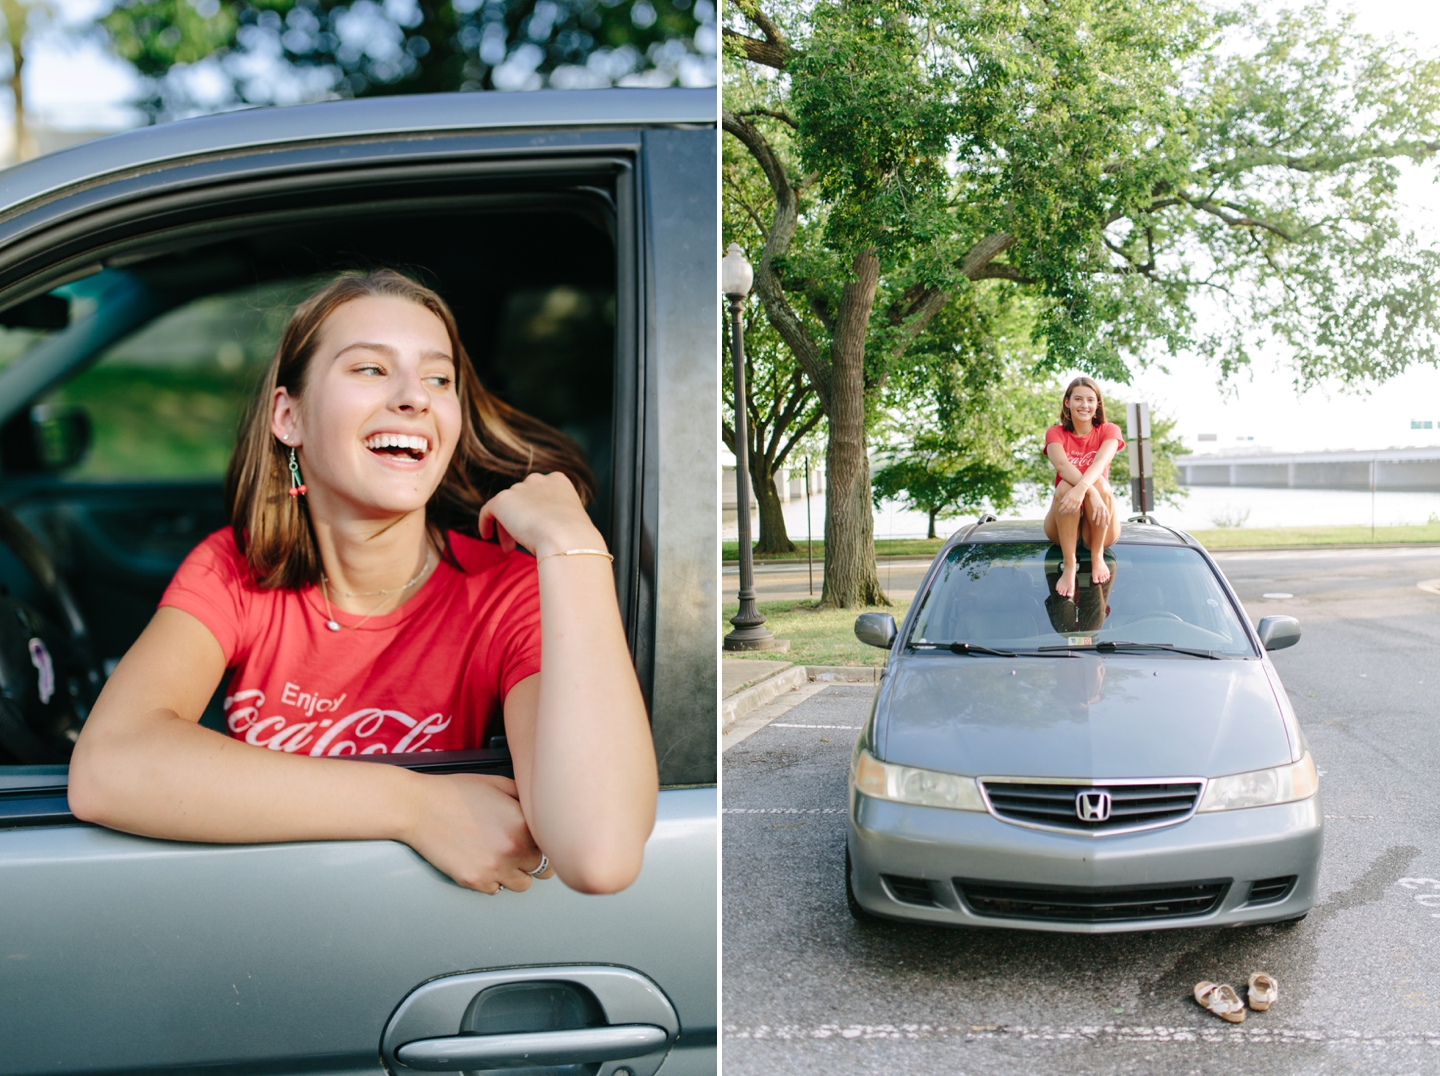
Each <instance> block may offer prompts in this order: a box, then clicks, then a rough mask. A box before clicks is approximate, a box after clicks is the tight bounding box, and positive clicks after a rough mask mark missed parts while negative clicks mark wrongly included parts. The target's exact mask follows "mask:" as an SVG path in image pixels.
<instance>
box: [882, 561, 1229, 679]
mask: <svg viewBox="0 0 1440 1076" xmlns="http://www.w3.org/2000/svg"><path fill="white" fill-rule="evenodd" d="M1105 559H1106V563H1107V564H1108V566H1109V567H1110V571H1111V577H1110V580H1109V581H1107V582H1106V583H1105V584H1104V585H1103V586H1100V585H1095V584H1093V583H1092V581H1091V578H1090V573H1089V562H1088V557H1087V558H1082V561H1081V569H1082V570H1081V572H1080V573H1079V578H1078V580H1077V583H1078V585H1077V588H1076V594H1075V596H1074V597H1073V598H1061V597H1060V596H1059V595H1058V594H1057V593H1056V592H1055V584H1056V582H1057V581H1058V579H1059V578H1060V572H1061V567H1062V561H1061V552H1060V548H1059V547H1058V546H1055V545H1051V544H1050V543H1049V542H1028V543H1019V542H1015V543H976V544H974V545H960V546H956V547H955V548H954V549H953V550H952V551H951V553H950V555H949V557H948V558H947V561H946V564H945V565H944V566H943V567H942V568H941V570H940V572H939V573H938V575H937V576H936V578H935V580H934V582H933V583H932V584H931V586H930V589H929V590H928V591H927V592H926V594H925V595H924V597H923V598H922V599H921V601H922V605H921V608H920V611H919V613H918V614H917V616H916V619H915V626H914V628H913V630H912V633H911V639H912V640H913V641H914V642H916V643H936V644H941V645H944V644H949V643H953V642H969V643H978V644H985V645H995V644H996V643H1001V644H1007V645H1015V646H1026V647H1035V646H1065V645H1067V644H1070V645H1089V644H1090V643H1091V642H1104V641H1106V640H1107V639H1108V640H1125V641H1128V642H1141V643H1160V644H1169V645H1172V646H1177V647H1197V648H1203V649H1206V650H1214V651H1216V652H1218V653H1223V654H1225V655H1227V656H1236V657H1253V656H1254V655H1255V651H1254V650H1253V648H1252V647H1251V645H1250V642H1249V639H1248V638H1247V636H1246V633H1245V630H1244V627H1243V626H1242V623H1241V621H1240V618H1239V614H1238V613H1237V612H1236V610H1235V608H1234V606H1233V604H1232V603H1231V601H1230V599H1229V597H1228V595H1227V594H1226V593H1225V591H1224V589H1223V588H1222V587H1221V586H1220V583H1219V580H1218V579H1216V577H1215V573H1214V571H1213V570H1212V569H1211V568H1210V566H1209V565H1208V564H1207V563H1206V562H1205V560H1204V558H1202V557H1201V556H1200V555H1199V554H1198V553H1197V552H1196V551H1195V550H1193V549H1190V548H1187V547H1181V546H1161V545H1148V544H1139V543H1135V544H1131V543H1126V542H1120V543H1117V544H1116V545H1114V546H1111V547H1110V548H1109V549H1108V550H1106V555H1105ZM1073 632H1084V633H1085V635H1084V636H1076V635H1073V634H1071V633H1073ZM1077 638H1079V639H1083V644H1077V642H1076V640H1077Z"/></svg>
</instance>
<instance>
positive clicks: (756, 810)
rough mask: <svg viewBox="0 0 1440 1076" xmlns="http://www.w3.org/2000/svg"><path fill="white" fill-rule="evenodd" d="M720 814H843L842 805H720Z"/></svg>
mask: <svg viewBox="0 0 1440 1076" xmlns="http://www.w3.org/2000/svg"><path fill="white" fill-rule="evenodd" d="M720 813H721V814H844V813H845V808H844V807H722V808H721V809H720Z"/></svg>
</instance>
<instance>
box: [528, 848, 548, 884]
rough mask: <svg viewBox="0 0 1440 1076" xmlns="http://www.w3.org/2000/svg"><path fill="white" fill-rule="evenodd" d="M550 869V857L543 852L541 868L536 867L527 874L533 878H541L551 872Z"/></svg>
mask: <svg viewBox="0 0 1440 1076" xmlns="http://www.w3.org/2000/svg"><path fill="white" fill-rule="evenodd" d="M549 869H550V857H549V856H547V855H546V854H545V853H544V852H541V853H540V866H538V867H536V868H535V869H534V870H533V871H526V872H525V873H527V874H528V875H530V877H531V878H539V877H540V875H542V874H544V873H545V872H546V871H547V870H549Z"/></svg>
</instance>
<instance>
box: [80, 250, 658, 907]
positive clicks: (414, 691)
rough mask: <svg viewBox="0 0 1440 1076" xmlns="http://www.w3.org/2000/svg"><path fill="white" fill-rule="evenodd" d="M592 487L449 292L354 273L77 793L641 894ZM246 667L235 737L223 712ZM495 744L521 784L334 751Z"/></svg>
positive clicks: (257, 403)
mask: <svg viewBox="0 0 1440 1076" xmlns="http://www.w3.org/2000/svg"><path fill="white" fill-rule="evenodd" d="M517 480H518V481H517ZM592 495H593V484H592V481H591V479H590V476H589V471H588V469H587V468H586V466H585V464H584V462H583V458H582V456H581V454H580V452H579V450H578V448H576V446H575V445H574V444H573V443H572V442H570V441H569V439H568V438H566V437H565V436H564V435H562V434H560V433H559V432H558V431H556V430H554V429H552V428H550V427H548V426H546V425H544V424H543V423H541V422H539V421H537V420H535V419H533V418H530V417H528V416H526V415H523V414H521V413H520V412H518V411H516V410H515V409H513V408H511V407H509V406H508V405H506V404H504V403H503V402H501V401H500V400H498V399H496V398H495V397H494V396H492V395H490V394H489V393H487V392H486V390H485V389H484V388H483V387H482V386H481V384H480V382H479V380H478V378H477V377H476V376H475V373H474V370H473V367H472V365H471V363H470V360H469V358H468V356H467V355H466V354H465V351H464V347H463V345H462V344H461V342H460V338H459V334H458V331H457V329H456V325H455V320H454V318H453V317H452V316H451V314H450V311H449V309H448V307H447V306H446V305H445V303H444V301H443V300H442V299H440V297H439V296H438V295H437V294H435V293H434V292H433V291H430V290H429V289H427V288H424V287H422V286H420V285H419V284H416V283H415V282H413V281H411V280H409V279H408V278H406V277H404V276H401V275H400V274H397V273H393V272H389V271H379V272H373V273H369V274H366V275H360V274H353V275H347V276H343V277H341V278H339V279H338V280H336V281H335V282H333V283H332V284H330V285H329V286H327V287H325V288H323V289H322V290H321V291H319V292H318V293H317V294H315V295H313V296H312V297H311V298H309V299H307V300H306V301H305V302H303V303H301V304H300V306H299V307H298V308H297V310H296V312H295V314H294V316H293V317H292V318H291V320H290V323H289V325H288V326H287V328H286V330H285V333H284V335H283V337H282V339H281V341H280V345H279V347H278V348H277V350H276V353H275V356H274V358H273V359H272V360H271V362H270V365H269V367H268V369H267V371H266V373H265V376H264V378H263V379H262V381H261V383H260V386H259V389H258V392H257V394H256V396H255V398H254V400H253V403H252V405H251V408H250V410H249V414H248V416H247V418H246V419H245V421H244V423H243V424H242V428H241V433H240V440H239V444H238V445H237V448H236V452H235V455H234V457H233V459H232V461H231V465H230V469H229V472H228V474H227V476H226V502H227V506H228V509H229V512H230V517H231V521H232V525H231V527H230V528H228V529H226V530H221V531H217V532H216V533H214V534H212V535H211V536H210V537H209V538H208V539H206V540H205V541H204V542H202V543H201V544H200V545H199V546H198V547H197V548H196V549H195V550H194V552H192V553H191V554H190V556H189V557H188V558H186V560H185V562H184V564H182V565H181V567H180V570H179V571H178V572H177V573H176V575H175V578H174V579H173V581H172V582H171V584H170V587H169V589H168V590H167V591H166V593H165V596H164V598H163V599H162V601H161V608H160V609H159V611H158V612H157V613H156V615H155V618H154V620H153V621H152V622H151V624H150V626H149V627H148V628H147V629H146V630H145V632H144V633H143V634H142V635H141V637H140V638H139V640H138V641H137V642H136V643H135V645H134V646H133V647H132V648H131V649H130V651H129V652H128V653H127V654H126V655H125V657H124V658H123V659H122V660H121V662H120V664H119V666H118V667H117V668H116V670H115V673H114V675H113V676H112V677H111V678H110V680H109V681H108V682H107V684H106V686H105V689H104V692H103V693H102V694H101V696H100V699H99V701H98V702H97V703H96V706H95V708H94V710H93V712H92V714H91V716H90V718H89V720H88V721H87V722H86V724H85V726H84V731H83V733H82V735H81V736H80V739H79V742H78V743H77V745H76V748H75V753H74V757H73V759H72V763H71V771H70V790H69V796H70V804H71V808H72V810H73V811H74V812H75V814H76V815H77V816H78V817H81V818H84V819H87V820H90V821H95V822H100V823H102V824H104V825H108V826H111V827H113V828H116V829H122V830H126V831H129V832H133V833H141V834H146V835H150V836H159V837H170V838H176V839H185V840H201V841H224V842H255V841H285V840H315V839H345V838H352V839H364V838H392V839H398V840H403V841H405V842H407V843H409V844H410V845H411V846H412V847H413V848H415V849H416V851H418V852H420V854H421V855H423V856H425V857H426V858H427V859H429V860H430V862H431V863H433V864H434V865H435V866H437V867H439V868H440V869H441V870H443V871H445V872H446V873H447V874H449V875H450V876H451V877H452V878H454V879H455V880H456V881H458V882H460V883H461V884H463V885H466V886H469V887H471V888H474V889H478V890H481V891H484V892H491V893H493V892H498V891H499V890H500V889H513V890H524V889H526V888H528V887H529V886H530V884H531V881H532V879H533V878H545V877H548V876H549V874H550V873H551V871H552V870H553V871H554V872H556V873H558V874H559V875H560V877H561V878H562V879H563V880H564V881H565V882H567V883H568V884H569V885H571V886H572V887H574V888H577V889H581V890H584V891H589V892H612V891H615V890H618V889H622V888H624V887H625V886H627V885H628V884H629V883H630V882H631V881H632V880H633V879H634V878H635V876H636V875H637V874H638V873H639V869H640V862H641V856H642V853H643V847H644V843H645V840H646V838H647V836H648V835H649V832H650V829H651V826H652V824H653V819H654V812H655V797H656V771H655V758H654V752H653V748H652V746H651V740H650V736H649V729H648V726H647V721H646V715H645V710H644V707H643V704H642V701H641V696H640V691H639V688H638V685H637V683H636V679H635V675H634V672H633V670H632V668H631V666H630V662H629V660H628V652H627V648H626V640H625V637H624V634H623V630H622V626H621V621H620V617H619V613H618V609H617V605H616V598H615V591H614V587H613V583H612V579H611V575H610V571H609V554H608V552H606V550H605V543H604V540H603V538H602V536H601V535H600V533H599V531H598V530H597V529H596V528H595V526H594V524H593V523H592V522H591V521H590V519H589V517H588V516H587V515H586V513H585V510H584V501H585V500H586V499H588V498H589V497H591V496H592ZM519 547H523V549H521V548H519ZM527 550H528V551H529V552H526V551H527ZM542 651H543V654H544V660H543V662H542V660H541V654H542ZM227 670H228V671H229V673H230V680H229V685H228V688H227V691H226V699H225V710H226V729H227V732H228V735H227V734H226V733H219V732H215V731H212V730H210V729H207V728H204V727H202V726H201V725H200V724H199V719H200V717H201V715H202V713H203V711H204V709H205V704H206V701H207V700H208V699H209V698H210V696H211V694H212V693H213V691H214V689H215V687H216V685H217V684H218V683H219V681H220V680H221V678H222V677H223V676H224V675H225V674H226V672H227ZM496 735H503V736H504V738H505V742H507V744H508V746H509V749H510V752H511V754H512V757H513V760H514V768H515V769H514V772H515V778H514V780H513V781H512V780H510V779H508V778H505V777H497V776H489V775H481V774H447V775H427V774H419V773H413V772H410V771H407V770H403V769H398V768H395V767H356V766H353V765H350V764H348V763H345V762H341V761H338V760H336V761H332V759H334V758H335V756H342V755H357V754H359V755H371V754H387V753H396V752H399V753H404V752H414V751H419V750H457V749H466V748H478V747H480V746H482V744H484V743H485V742H487V741H488V740H489V739H490V738H492V737H494V736H496ZM301 756H304V757H301Z"/></svg>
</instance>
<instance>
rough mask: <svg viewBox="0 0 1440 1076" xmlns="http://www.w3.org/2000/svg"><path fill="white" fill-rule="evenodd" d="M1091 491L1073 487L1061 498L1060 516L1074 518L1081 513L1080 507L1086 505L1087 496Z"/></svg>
mask: <svg viewBox="0 0 1440 1076" xmlns="http://www.w3.org/2000/svg"><path fill="white" fill-rule="evenodd" d="M1088 492H1089V490H1088V489H1087V488H1086V487H1084V486H1071V487H1070V489H1068V490H1067V491H1066V492H1065V495H1064V496H1063V497H1061V498H1060V514H1061V515H1062V516H1073V515H1074V514H1075V513H1076V512H1078V511H1080V506H1081V505H1083V504H1084V503H1085V495H1086V494H1087V493H1088Z"/></svg>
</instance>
